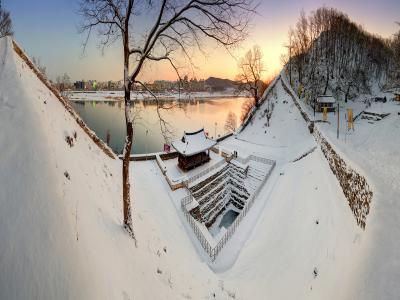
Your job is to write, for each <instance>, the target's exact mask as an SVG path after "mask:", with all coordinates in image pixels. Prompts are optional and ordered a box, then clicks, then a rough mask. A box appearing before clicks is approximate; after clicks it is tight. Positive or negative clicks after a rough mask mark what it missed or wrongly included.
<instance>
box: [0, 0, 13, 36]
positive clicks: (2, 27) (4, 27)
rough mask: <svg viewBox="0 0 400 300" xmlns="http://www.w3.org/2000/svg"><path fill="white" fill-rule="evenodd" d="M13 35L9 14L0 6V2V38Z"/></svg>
mask: <svg viewBox="0 0 400 300" xmlns="http://www.w3.org/2000/svg"><path fill="white" fill-rule="evenodd" d="M7 35H13V30H12V22H11V17H10V13H9V12H8V11H6V10H5V9H4V8H3V7H2V6H1V0H0V38H2V37H5V36H7Z"/></svg>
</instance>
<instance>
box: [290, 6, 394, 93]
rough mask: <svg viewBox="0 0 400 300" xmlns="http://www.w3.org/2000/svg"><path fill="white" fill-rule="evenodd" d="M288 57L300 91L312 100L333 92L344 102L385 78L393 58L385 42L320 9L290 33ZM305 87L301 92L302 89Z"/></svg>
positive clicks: (337, 14) (339, 15)
mask: <svg viewBox="0 0 400 300" xmlns="http://www.w3.org/2000/svg"><path fill="white" fill-rule="evenodd" d="M289 42H290V45H289V46H288V48H290V50H291V51H290V58H288V60H287V64H289V63H290V64H291V65H292V68H293V71H292V72H293V73H292V74H291V76H295V77H296V81H295V84H296V85H297V87H298V88H299V90H305V91H307V94H308V97H309V98H310V99H308V100H313V99H315V97H316V96H317V95H318V94H326V93H328V92H330V93H334V94H335V96H336V97H338V98H340V99H345V100H347V99H348V98H351V96H352V95H353V94H355V93H358V92H360V91H364V92H367V91H368V90H369V89H370V81H371V80H372V79H381V78H385V77H386V76H387V75H388V71H389V70H390V66H391V64H392V58H393V56H392V55H391V52H390V49H389V48H388V46H387V42H386V41H385V40H384V39H382V38H381V37H379V36H375V35H372V34H369V33H368V32H366V31H365V30H364V29H363V28H362V27H361V26H359V25H357V24H356V23H354V22H352V21H351V20H350V19H349V17H348V16H347V15H345V14H344V13H342V12H340V11H338V10H336V9H333V8H326V7H322V8H319V9H317V10H316V11H315V12H313V13H311V14H310V15H309V16H308V17H306V16H305V14H304V12H302V13H301V15H300V18H299V20H298V22H297V24H296V26H295V28H294V29H293V30H291V31H290V32H289ZM302 88H304V89H302Z"/></svg>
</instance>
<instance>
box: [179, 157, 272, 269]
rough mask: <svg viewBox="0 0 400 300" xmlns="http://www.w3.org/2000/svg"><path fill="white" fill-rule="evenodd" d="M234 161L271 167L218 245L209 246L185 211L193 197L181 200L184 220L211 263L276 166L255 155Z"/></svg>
mask: <svg viewBox="0 0 400 300" xmlns="http://www.w3.org/2000/svg"><path fill="white" fill-rule="evenodd" d="M236 159H237V160H238V161H239V162H240V163H243V164H244V163H248V162H249V161H250V160H253V161H256V162H261V163H263V164H269V165H271V168H270V169H269V171H268V173H267V174H266V176H265V178H264V179H263V180H262V182H261V183H260V185H259V186H258V188H257V189H256V191H255V192H254V193H253V194H252V195H251V196H250V197H249V198H248V199H247V201H246V204H245V206H244V207H243V209H242V211H241V212H240V214H239V215H238V216H237V217H236V219H235V221H234V222H233V223H232V224H231V226H229V228H228V230H227V231H226V232H225V233H224V235H223V236H222V238H221V239H220V240H219V241H218V243H217V244H216V245H215V246H214V247H213V246H211V245H210V243H209V241H208V239H207V238H206V237H205V236H204V234H203V232H202V230H201V229H200V228H199V226H198V224H197V221H195V220H194V218H193V217H192V215H191V214H190V213H189V212H188V211H187V209H186V206H187V205H188V204H189V203H191V202H192V201H193V200H194V198H193V196H192V195H188V196H186V197H184V198H183V199H182V200H181V209H182V212H183V214H184V215H185V217H186V220H187V221H188V223H189V224H190V226H191V227H192V229H193V232H194V234H195V235H196V237H197V239H198V240H199V242H200V244H201V246H202V247H203V249H204V250H205V251H206V252H207V254H208V255H209V256H210V258H211V261H214V260H215V259H216V258H217V255H218V254H219V252H220V251H221V250H222V248H223V247H224V246H225V244H226V243H227V242H228V241H229V239H230V238H231V237H232V235H233V234H234V233H235V231H236V228H237V227H238V226H239V224H240V222H241V221H242V220H243V218H244V217H245V216H246V215H247V212H248V211H249V210H250V208H251V207H252V206H253V203H254V201H255V199H256V197H257V196H258V195H259V193H260V191H261V189H262V188H263V187H264V184H265V182H266V181H267V180H268V179H269V177H270V176H271V173H272V171H273V170H274V168H275V165H276V162H275V161H274V160H270V159H267V158H263V157H258V156H255V155H250V156H248V157H247V158H245V159H242V158H239V157H238V158H236ZM213 168H214V169H215V168H216V167H213ZM201 173H203V172H201ZM201 173H200V174H201ZM207 173H208V172H205V174H207ZM200 177H201V176H199V177H198V178H200ZM198 178H196V179H198ZM194 180H195V179H194Z"/></svg>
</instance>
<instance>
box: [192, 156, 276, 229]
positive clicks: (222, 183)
mask: <svg viewBox="0 0 400 300" xmlns="http://www.w3.org/2000/svg"><path fill="white" fill-rule="evenodd" d="M268 170H269V169H268V167H267V166H265V164H262V163H257V162H254V161H250V162H249V163H248V165H246V166H245V165H242V164H240V163H229V164H227V165H226V166H225V167H223V168H222V169H221V170H219V171H218V172H216V173H214V174H213V175H212V176H210V177H208V178H206V179H205V180H203V181H201V182H199V183H197V184H196V185H194V186H192V187H190V188H189V190H190V192H191V193H192V195H193V197H194V198H195V199H196V201H197V203H198V204H199V205H198V207H196V208H195V209H194V210H193V211H191V213H192V216H193V217H195V219H196V220H197V221H199V222H202V223H204V224H205V225H206V227H210V226H212V225H213V223H214V222H215V220H216V219H217V218H218V216H219V215H220V214H222V213H224V211H225V210H226V208H227V207H228V206H229V205H230V204H232V205H234V206H235V207H236V208H237V209H239V210H241V209H243V207H244V206H245V205H246V203H247V199H248V198H249V197H250V195H252V194H253V193H254V192H255V191H256V190H257V188H258V187H259V186H260V184H261V183H262V181H263V180H264V178H265V176H266V174H267V173H268Z"/></svg>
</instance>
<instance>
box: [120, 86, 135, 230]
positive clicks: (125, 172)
mask: <svg viewBox="0 0 400 300" xmlns="http://www.w3.org/2000/svg"><path fill="white" fill-rule="evenodd" d="M127 96H128V97H130V91H129V92H128V93H127V92H126V91H125V121H126V137H125V145H124V158H123V163H122V197H123V210H124V225H125V227H126V228H127V229H128V230H130V231H132V217H131V198H130V187H131V185H130V182H129V163H130V155H131V150H132V141H133V124H132V121H131V120H130V117H129V110H130V100H128V101H127V100H126V99H130V98H126V97H127Z"/></svg>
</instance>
